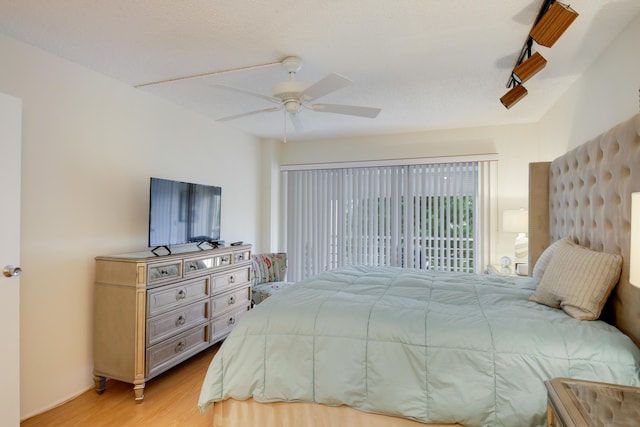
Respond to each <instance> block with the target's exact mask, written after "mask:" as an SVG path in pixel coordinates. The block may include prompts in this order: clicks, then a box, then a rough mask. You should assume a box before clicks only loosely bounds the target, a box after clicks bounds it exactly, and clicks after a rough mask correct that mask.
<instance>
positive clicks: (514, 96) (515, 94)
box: [500, 85, 529, 109]
mask: <svg viewBox="0 0 640 427" xmlns="http://www.w3.org/2000/svg"><path fill="white" fill-rule="evenodd" d="M528 93H529V92H528V91H527V89H526V88H525V87H524V86H522V85H515V86H514V87H512V88H511V90H509V92H507V93H506V94H504V96H503V97H502V98H500V102H502V105H504V106H505V107H506V108H507V109H509V108H511V107H513V106H514V105H516V103H517V102H518V101H520V100H521V99H522V98H524V97H525V96H527V94H528Z"/></svg>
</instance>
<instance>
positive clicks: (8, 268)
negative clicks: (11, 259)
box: [2, 265, 22, 277]
mask: <svg viewBox="0 0 640 427" xmlns="http://www.w3.org/2000/svg"><path fill="white" fill-rule="evenodd" d="M20 273H22V269H21V268H20V267H17V266H15V265H5V267H4V268H3V269H2V274H4V277H16V276H19V275H20Z"/></svg>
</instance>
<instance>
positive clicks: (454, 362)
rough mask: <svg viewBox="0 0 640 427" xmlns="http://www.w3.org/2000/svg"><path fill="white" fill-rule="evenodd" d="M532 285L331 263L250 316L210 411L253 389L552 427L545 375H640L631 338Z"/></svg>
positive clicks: (210, 378)
mask: <svg viewBox="0 0 640 427" xmlns="http://www.w3.org/2000/svg"><path fill="white" fill-rule="evenodd" d="M533 289H534V283H533V281H532V280H531V279H528V278H518V277H503V276H491V275H474V274H461V273H442V272H431V271H419V270H409V269H400V268H369V267H349V268H344V269H340V270H333V271H328V272H325V273H322V274H320V275H318V276H316V277H314V278H310V279H307V280H304V281H302V282H300V283H298V284H296V285H294V286H292V287H290V288H289V289H286V290H283V291H282V292H281V293H280V294H277V295H275V296H273V297H271V298H269V299H267V300H266V301H264V302H263V303H261V304H260V305H259V306H257V307H256V308H255V309H254V310H252V311H250V312H249V313H247V314H246V315H245V316H244V317H243V318H242V319H241V320H240V322H239V324H238V325H237V326H236V328H235V329H234V330H233V332H232V333H231V334H230V335H229V337H228V338H227V339H226V340H225V342H224V343H223V345H222V347H221V348H220V350H219V351H218V353H217V354H216V356H215V357H214V359H213V361H212V363H211V365H210V367H209V370H208V372H207V375H206V378H205V381H204V383H203V385H202V390H201V395H200V400H199V406H200V409H201V411H205V410H206V408H207V407H208V406H209V405H210V404H211V403H212V402H217V401H221V400H224V399H227V398H234V399H238V400H245V399H248V398H253V399H255V400H256V401H260V402H274V401H306V402H316V403H322V404H326V405H349V406H352V407H354V408H357V409H360V410H363V411H367V412H374V413H381V414H387V415H395V416H400V417H406V418H410V419H414V420H418V421H423V422H432V423H460V424H464V425H466V426H506V427H513V426H543V425H546V424H545V421H546V391H545V387H544V384H543V381H544V380H546V379H550V378H553V377H571V378H581V379H588V380H598V381H603V382H612V383H619V384H626V385H640V350H639V349H638V348H637V347H636V346H635V345H634V344H633V343H632V341H631V340H630V339H629V338H627V337H626V336H625V335H623V334H622V333H621V332H619V331H618V330H617V329H615V328H614V327H612V326H610V325H608V324H606V323H604V322H601V321H591V322H589V321H578V320H575V319H573V318H571V317H569V316H567V315H566V314H565V313H564V312H562V311H561V310H558V309H552V308H549V307H546V306H543V305H539V304H537V303H534V302H529V301H528V297H529V296H530V295H531V293H532V292H533Z"/></svg>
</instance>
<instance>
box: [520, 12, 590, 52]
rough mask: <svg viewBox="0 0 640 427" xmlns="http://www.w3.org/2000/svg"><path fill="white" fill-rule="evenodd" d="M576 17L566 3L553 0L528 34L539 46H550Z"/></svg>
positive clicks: (576, 13)
mask: <svg viewBox="0 0 640 427" xmlns="http://www.w3.org/2000/svg"><path fill="white" fill-rule="evenodd" d="M577 17H578V12H576V11H575V10H573V9H571V7H569V6H568V5H566V4H562V3H560V2H557V1H554V2H553V3H552V4H551V6H549V8H548V9H547V11H546V12H545V13H544V15H542V18H540V20H539V21H538V22H537V23H536V24H535V25H534V27H533V28H532V29H531V33H529V36H531V38H532V39H533V40H535V41H536V43H538V44H539V45H541V46H546V47H551V46H553V45H554V43H555V42H556V41H558V39H559V38H560V36H561V35H562V34H563V33H564V32H565V31H566V29H567V28H569V25H571V23H572V22H573V21H574V20H575V19H576V18H577Z"/></svg>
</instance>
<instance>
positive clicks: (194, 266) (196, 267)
mask: <svg viewBox="0 0 640 427" xmlns="http://www.w3.org/2000/svg"><path fill="white" fill-rule="evenodd" d="M197 269H198V266H197V265H195V264H194V263H191V264H189V270H197Z"/></svg>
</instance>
